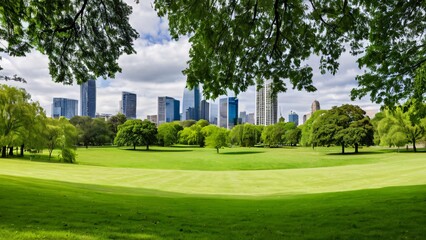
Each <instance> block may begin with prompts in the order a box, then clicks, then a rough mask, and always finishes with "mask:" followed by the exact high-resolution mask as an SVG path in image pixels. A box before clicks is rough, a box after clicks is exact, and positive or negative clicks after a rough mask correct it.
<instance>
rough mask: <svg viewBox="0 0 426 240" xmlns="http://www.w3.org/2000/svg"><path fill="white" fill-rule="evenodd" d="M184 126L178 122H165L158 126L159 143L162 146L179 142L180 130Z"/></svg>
mask: <svg viewBox="0 0 426 240" xmlns="http://www.w3.org/2000/svg"><path fill="white" fill-rule="evenodd" d="M182 129H183V128H182V126H180V125H179V123H177V122H170V123H163V124H161V125H160V126H158V135H157V139H158V143H159V144H160V145H162V146H171V145H173V144H175V143H177V142H178V140H179V135H178V133H179V131H181V130H182Z"/></svg>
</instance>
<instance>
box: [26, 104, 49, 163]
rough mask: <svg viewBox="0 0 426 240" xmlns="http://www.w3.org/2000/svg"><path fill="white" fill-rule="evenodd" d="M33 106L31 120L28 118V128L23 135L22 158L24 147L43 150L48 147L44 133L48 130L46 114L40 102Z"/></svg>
mask: <svg viewBox="0 0 426 240" xmlns="http://www.w3.org/2000/svg"><path fill="white" fill-rule="evenodd" d="M30 104H31V112H32V114H31V118H28V119H27V120H28V122H27V123H26V126H27V127H26V128H25V131H24V133H23V135H22V136H23V141H22V145H21V154H20V155H21V156H24V146H25V148H26V149H32V150H37V151H40V150H43V148H44V147H46V142H45V138H44V132H45V130H46V118H47V117H46V114H45V113H44V110H43V108H42V107H41V106H40V104H39V103H38V102H32V103H30Z"/></svg>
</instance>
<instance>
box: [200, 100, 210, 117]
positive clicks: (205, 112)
mask: <svg viewBox="0 0 426 240" xmlns="http://www.w3.org/2000/svg"><path fill="white" fill-rule="evenodd" d="M200 119H204V120H207V121H210V103H209V102H207V100H201V106H200Z"/></svg>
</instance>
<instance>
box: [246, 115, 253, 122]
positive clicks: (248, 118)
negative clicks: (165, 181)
mask: <svg viewBox="0 0 426 240" xmlns="http://www.w3.org/2000/svg"><path fill="white" fill-rule="evenodd" d="M247 123H250V124H254V113H249V114H247Z"/></svg>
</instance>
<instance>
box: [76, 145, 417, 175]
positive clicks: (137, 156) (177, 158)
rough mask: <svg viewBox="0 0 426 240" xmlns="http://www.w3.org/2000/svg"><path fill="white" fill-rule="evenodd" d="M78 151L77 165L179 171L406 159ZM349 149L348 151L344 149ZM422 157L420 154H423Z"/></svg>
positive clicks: (300, 151) (229, 151) (302, 152)
mask: <svg viewBox="0 0 426 240" xmlns="http://www.w3.org/2000/svg"><path fill="white" fill-rule="evenodd" d="M101 149H102V153H100V152H99V148H88V149H85V148H79V149H78V151H77V154H78V159H77V161H78V163H79V164H85V165H97V166H108V167H125V168H145V169H180V170H221V171H222V170H265V169H293V168H316V167H328V166H342V165H351V164H369V163H376V162H382V161H391V160H400V159H410V158H411V157H412V156H407V155H406V154H403V153H400V154H398V153H393V154H385V153H388V151H386V150H383V149H381V148H373V147H371V148H363V149H361V150H360V151H361V153H360V154H357V155H355V154H347V155H341V154H338V153H339V151H340V148H339V147H337V148H315V150H312V148H272V149H271V148H225V149H222V150H221V153H220V154H217V153H216V150H215V149H212V148H198V147H183V146H182V147H169V148H163V147H151V150H150V151H145V150H144V148H140V149H137V151H134V150H126V149H122V150H118V149H116V148H101ZM348 150H349V149H348ZM423 155H424V154H423Z"/></svg>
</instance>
